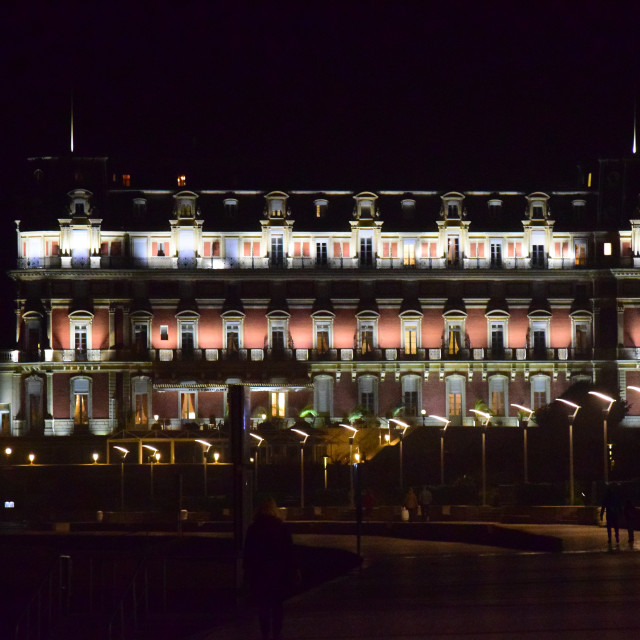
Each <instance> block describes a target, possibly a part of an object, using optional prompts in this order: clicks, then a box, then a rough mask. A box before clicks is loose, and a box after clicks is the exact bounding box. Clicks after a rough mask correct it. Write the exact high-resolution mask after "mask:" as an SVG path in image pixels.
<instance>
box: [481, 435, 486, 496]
mask: <svg viewBox="0 0 640 640" xmlns="http://www.w3.org/2000/svg"><path fill="white" fill-rule="evenodd" d="M486 435H487V433H486V430H485V428H484V427H483V428H482V506H483V507H486V506H487V464H486V455H485V454H486V447H485V440H486Z"/></svg>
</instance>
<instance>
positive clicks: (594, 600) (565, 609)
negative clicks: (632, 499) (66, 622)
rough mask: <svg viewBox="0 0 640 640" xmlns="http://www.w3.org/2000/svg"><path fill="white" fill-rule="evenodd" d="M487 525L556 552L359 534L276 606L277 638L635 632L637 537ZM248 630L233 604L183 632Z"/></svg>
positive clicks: (314, 542)
mask: <svg viewBox="0 0 640 640" xmlns="http://www.w3.org/2000/svg"><path fill="white" fill-rule="evenodd" d="M427 526H428V525H427ZM496 526H499V527H501V528H505V529H508V530H512V532H514V534H523V535H525V534H526V535H531V536H542V537H544V538H545V539H548V538H553V539H555V540H557V541H559V543H558V546H557V547H556V552H546V551H527V550H522V549H515V548H504V547H497V546H488V545H478V544H469V543H464V542H443V541H437V540H424V539H412V538H411V537H403V538H398V537H387V536H383V535H364V536H363V537H362V538H361V546H360V552H361V556H362V565H361V566H360V567H359V568H357V569H354V570H352V571H351V572H349V573H348V574H347V575H344V576H341V577H339V578H336V579H333V580H331V581H329V582H327V583H324V584H322V585H320V586H318V587H316V588H313V589H310V590H308V591H306V592H303V593H300V594H298V595H296V596H294V597H292V598H290V599H289V600H288V601H287V602H286V603H285V629H284V634H283V636H282V637H283V640H294V639H295V640H322V639H327V638H332V639H333V640H353V639H355V638H388V639H393V640H421V639H422V638H425V639H426V638H429V639H430V640H433V639H435V638H438V639H441V638H442V639H446V640H458V639H459V640H470V639H474V638H481V639H482V640H494V639H495V640H498V639H499V640H507V639H509V638H516V637H518V638H520V637H522V638H530V639H534V638H535V639H536V640H540V639H542V638H544V639H553V640H557V639H558V638H562V639H571V640H573V639H575V640H589V639H591V638H594V639H595V638H598V640H603V638H605V639H606V638H614V637H615V638H616V640H620V638H627V637H628V638H637V637H639V636H640V616H639V622H636V621H635V617H636V613H635V612H637V611H638V610H639V607H640V541H636V543H635V545H636V546H629V545H628V544H627V534H626V531H621V532H620V533H621V541H622V542H621V544H620V546H619V547H616V546H615V545H614V546H613V548H611V547H609V546H608V545H607V534H606V529H604V528H603V527H598V526H581V525H496ZM294 541H295V543H296V544H298V545H308V546H322V547H332V548H338V549H342V550H347V551H351V552H355V551H356V539H355V536H353V535H342V534H324V535H323V534H318V533H296V534H295V535H294ZM558 549H560V551H559V552H557V550H558ZM623 575H624V578H622V577H621V576H623ZM254 638H255V639H256V640H259V638H260V635H259V632H258V627H257V620H256V617H255V612H253V611H251V610H249V609H246V608H245V609H243V608H239V609H238V611H237V612H235V614H234V615H232V616H231V617H230V618H229V619H228V620H227V621H226V622H225V623H223V624H221V625H217V626H216V627H215V628H212V629H210V630H208V631H206V632H204V633H200V634H198V635H197V636H192V637H191V638H190V640H239V639H242V640H253V639H254Z"/></svg>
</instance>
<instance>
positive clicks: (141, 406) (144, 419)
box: [134, 393, 149, 424]
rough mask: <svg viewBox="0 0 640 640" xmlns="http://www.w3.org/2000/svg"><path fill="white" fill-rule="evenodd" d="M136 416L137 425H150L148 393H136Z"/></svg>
mask: <svg viewBox="0 0 640 640" xmlns="http://www.w3.org/2000/svg"><path fill="white" fill-rule="evenodd" d="M135 402H136V406H135V416H134V420H135V423H136V424H149V416H148V407H149V404H148V403H149V396H148V395H147V394H146V393H136V395H135Z"/></svg>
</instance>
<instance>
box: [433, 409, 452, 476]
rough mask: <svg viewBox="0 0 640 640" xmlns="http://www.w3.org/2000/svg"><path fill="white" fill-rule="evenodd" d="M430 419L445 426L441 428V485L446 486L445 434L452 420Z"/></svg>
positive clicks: (438, 417) (439, 417)
mask: <svg viewBox="0 0 640 640" xmlns="http://www.w3.org/2000/svg"><path fill="white" fill-rule="evenodd" d="M429 417H430V418H433V419H434V420H437V421H438V422H442V423H443V424H444V427H441V429H440V484H441V485H444V433H445V431H446V430H447V427H448V426H449V423H450V422H451V420H447V419H446V418H443V417H442V416H434V415H430V416H429Z"/></svg>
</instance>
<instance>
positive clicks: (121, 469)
mask: <svg viewBox="0 0 640 640" xmlns="http://www.w3.org/2000/svg"><path fill="white" fill-rule="evenodd" d="M113 448H114V449H117V450H118V451H119V452H120V453H121V454H122V458H121V459H120V511H124V459H125V458H126V457H127V454H128V453H129V449H127V448H125V447H120V446H118V445H114V446H113Z"/></svg>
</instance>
